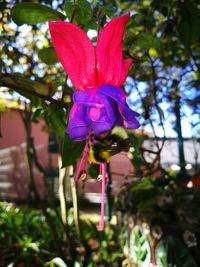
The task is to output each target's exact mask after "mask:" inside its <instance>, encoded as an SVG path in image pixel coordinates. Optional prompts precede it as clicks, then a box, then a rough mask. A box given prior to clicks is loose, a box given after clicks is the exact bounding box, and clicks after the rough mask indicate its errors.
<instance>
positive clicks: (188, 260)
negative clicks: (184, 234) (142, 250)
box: [155, 236, 197, 267]
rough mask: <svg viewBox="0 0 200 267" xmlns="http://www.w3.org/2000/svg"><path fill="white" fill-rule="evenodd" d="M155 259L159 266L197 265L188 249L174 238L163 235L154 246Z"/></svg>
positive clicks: (186, 266) (188, 266) (193, 266)
mask: <svg viewBox="0 0 200 267" xmlns="http://www.w3.org/2000/svg"><path fill="white" fill-rule="evenodd" d="M155 254H156V261H157V263H158V266H160V267H168V266H184V267H197V264H196V263H195V261H194V259H193V257H192V255H191V254H190V251H189V250H188V249H187V248H186V247H185V246H184V245H183V244H182V243H181V242H180V241H179V240H178V239H176V238H174V237H172V236H167V237H165V238H164V239H163V240H162V241H161V242H159V244H158V246H157V247H156V253H155Z"/></svg>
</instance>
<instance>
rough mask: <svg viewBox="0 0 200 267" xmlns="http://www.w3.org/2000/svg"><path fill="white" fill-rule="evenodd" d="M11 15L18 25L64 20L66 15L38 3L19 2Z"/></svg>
mask: <svg viewBox="0 0 200 267" xmlns="http://www.w3.org/2000/svg"><path fill="white" fill-rule="evenodd" d="M11 15H12V19H13V21H14V22H15V23H16V24H17V25H19V26H20V25H23V24H29V25H35V24H37V23H42V22H46V21H48V20H53V21H55V20H63V19H65V16H64V15H63V14H62V13H60V12H58V11H56V10H53V9H52V8H50V7H48V6H44V5H40V4H36V3H19V4H16V5H15V6H14V7H13V8H12V10H11Z"/></svg>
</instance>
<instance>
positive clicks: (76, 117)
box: [49, 14, 139, 230]
mask: <svg viewBox="0 0 200 267" xmlns="http://www.w3.org/2000/svg"><path fill="white" fill-rule="evenodd" d="M129 16H130V14H126V15H124V16H121V17H118V18H114V19H112V20H111V21H110V22H109V23H108V24H107V25H106V26H105V27H104V29H103V30H102V31H101V33H100V35H99V36H98V40H97V44H96V47H94V46H93V44H92V42H91V41H90V39H89V38H88V36H87V35H86V33H85V32H84V31H83V30H82V29H81V28H79V27H78V26H77V25H75V24H73V23H70V22H64V21H59V22H49V29H50V33H51V38H52V42H53V45H54V48H55V51H56V54H57V56H58V59H59V60H60V62H61V64H62V65H63V67H64V69H65V71H66V73H67V74H68V76H69V78H70V79H71V82H72V84H73V85H74V87H75V88H76V92H75V93H74V95H73V100H74V104H73V107H72V109H71V111H70V116H69V122H68V128H67V132H68V133H69V135H70V137H71V139H73V140H85V139H87V138H88V137H89V135H90V132H93V133H94V134H95V135H99V134H101V133H104V132H107V131H109V130H111V129H112V128H113V127H114V126H123V127H125V128H129V129H136V128H138V127H139V123H138V121H137V120H136V117H137V116H138V115H139V114H138V113H137V112H135V111H133V110H131V109H130V108H129V107H128V105H127V103H126V95H125V93H124V92H123V90H122V88H121V86H122V85H123V83H124V82H125V80H126V77H127V75H128V70H129V68H130V66H131V65H132V64H133V63H134V61H133V59H130V58H129V59H123V54H122V42H123V35H124V29H125V25H126V22H127V21H128V19H129ZM88 140H89V138H88ZM89 142H91V141H87V142H86V146H85V149H84V152H83V157H82V159H81V163H80V165H79V168H78V172H77V175H76V178H75V180H77V179H78V177H79V174H80V171H81V168H82V169H84V168H85V167H84V166H86V164H87V157H88V147H89V145H90V143H89ZM100 175H101V176H102V198H101V219H100V224H99V226H98V229H99V230H103V228H104V195H105V185H106V181H107V178H106V163H101V164H100Z"/></svg>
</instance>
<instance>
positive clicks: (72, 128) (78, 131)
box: [67, 103, 90, 141]
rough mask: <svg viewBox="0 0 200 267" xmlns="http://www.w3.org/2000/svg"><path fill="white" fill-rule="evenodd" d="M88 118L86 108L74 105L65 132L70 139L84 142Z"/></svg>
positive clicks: (88, 123) (87, 132)
mask: <svg viewBox="0 0 200 267" xmlns="http://www.w3.org/2000/svg"><path fill="white" fill-rule="evenodd" d="M89 127H90V118H89V114H88V108H87V107H84V106H81V105H80V106H78V105H76V103H74V105H73V107H72V109H71V111H70V115H69V123H68V127H67V132H68V134H69V136H70V138H71V139H73V140H77V141H81V140H85V139H86V138H87V136H88V134H89Z"/></svg>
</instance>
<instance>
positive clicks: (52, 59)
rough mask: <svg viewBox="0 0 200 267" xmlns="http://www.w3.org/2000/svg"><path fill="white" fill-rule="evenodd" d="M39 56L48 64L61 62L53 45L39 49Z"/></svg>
mask: <svg viewBox="0 0 200 267" xmlns="http://www.w3.org/2000/svg"><path fill="white" fill-rule="evenodd" d="M38 56H39V58H40V59H41V60H42V61H43V62H44V63H46V64H47V65H53V64H55V63H57V62H59V61H58V58H57V56H56V53H55V50H54V48H53V47H48V48H44V49H41V50H39V51H38Z"/></svg>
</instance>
